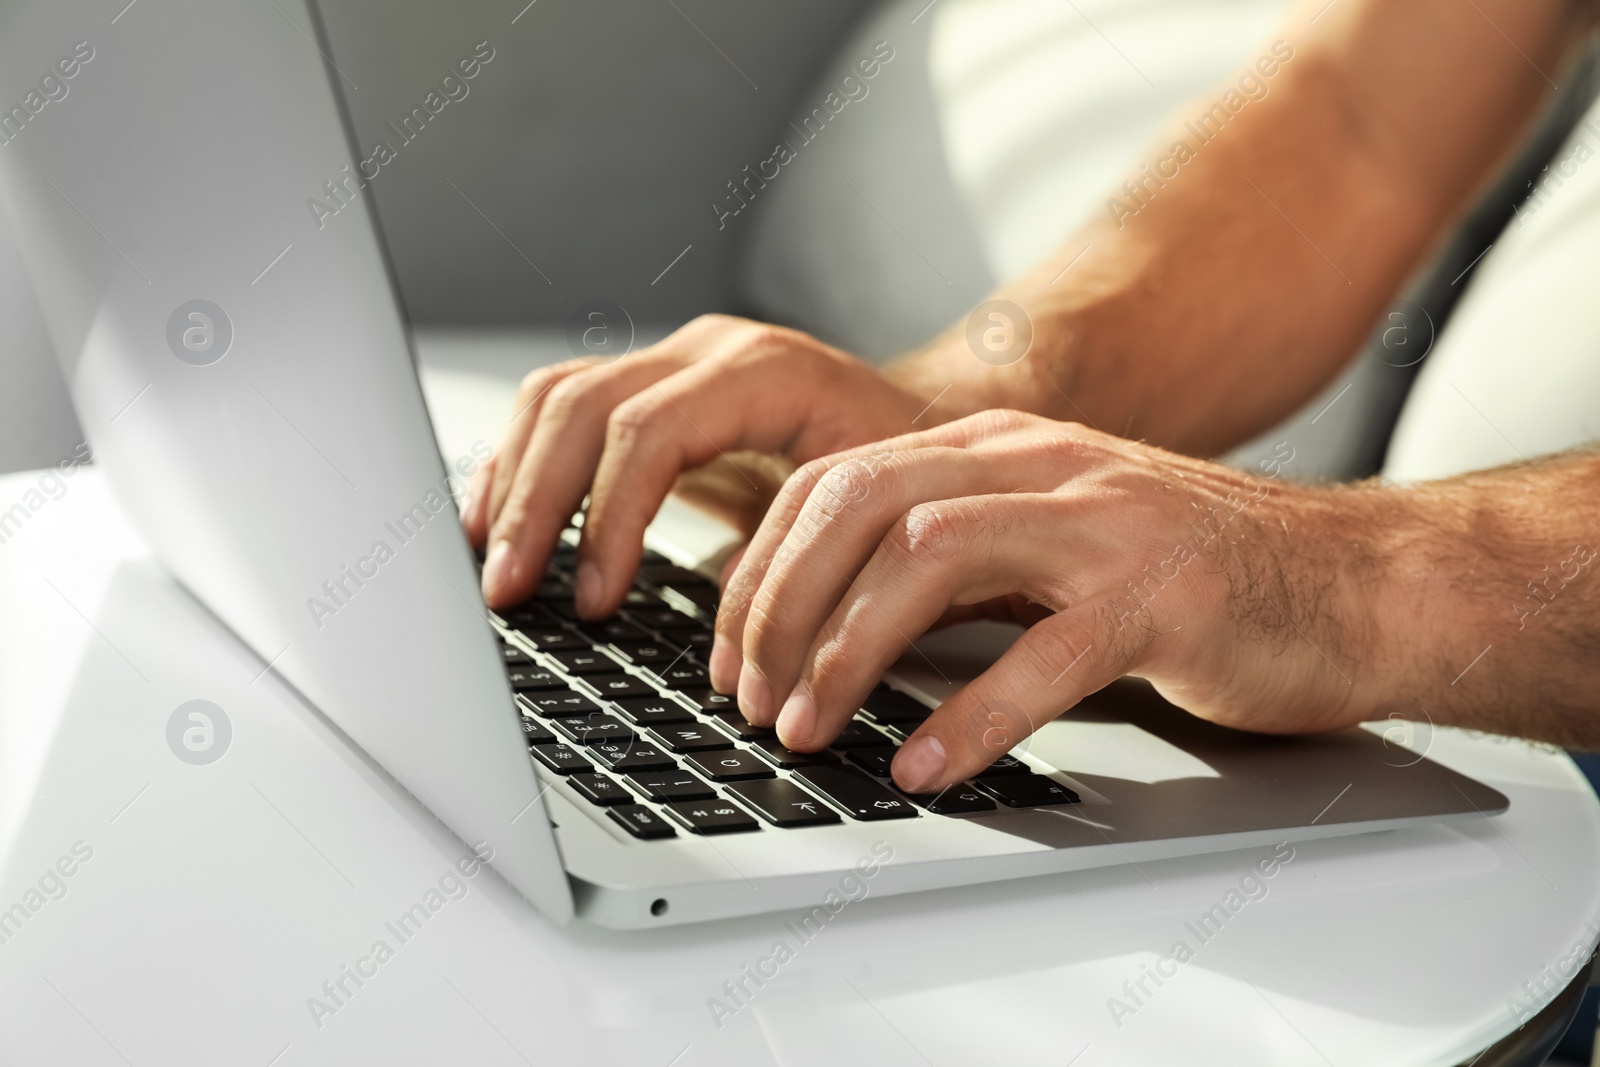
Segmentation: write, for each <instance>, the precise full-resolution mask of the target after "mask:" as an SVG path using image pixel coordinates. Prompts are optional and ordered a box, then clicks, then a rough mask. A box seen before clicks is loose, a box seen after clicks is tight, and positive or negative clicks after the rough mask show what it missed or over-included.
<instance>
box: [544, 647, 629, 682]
mask: <svg viewBox="0 0 1600 1067" xmlns="http://www.w3.org/2000/svg"><path fill="white" fill-rule="evenodd" d="M550 658H551V659H553V660H555V661H556V662H557V663H559V664H561V669H562V670H564V671H566V672H567V673H568V674H575V675H577V676H578V677H579V678H592V677H594V676H595V675H599V674H621V673H622V664H620V663H618V662H617V661H616V660H614V659H612V658H611V657H610V656H608V655H606V654H605V653H604V652H596V651H594V650H593V649H590V650H589V651H586V652H584V651H573V652H552V653H550Z"/></svg>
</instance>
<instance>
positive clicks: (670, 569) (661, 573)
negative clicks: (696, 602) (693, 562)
mask: <svg viewBox="0 0 1600 1067" xmlns="http://www.w3.org/2000/svg"><path fill="white" fill-rule="evenodd" d="M639 577H640V578H643V579H644V580H645V581H647V582H649V583H650V584H651V585H671V586H682V587H688V588H693V587H694V586H697V585H710V584H711V583H710V582H709V581H707V580H706V578H705V577H704V576H703V575H699V574H696V573H695V572H694V571H692V570H689V569H688V568H687V567H679V566H677V565H676V564H673V563H647V564H645V565H644V566H642V567H640V568H639Z"/></svg>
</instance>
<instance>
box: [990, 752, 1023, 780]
mask: <svg viewBox="0 0 1600 1067" xmlns="http://www.w3.org/2000/svg"><path fill="white" fill-rule="evenodd" d="M1032 773H1033V768H1032V767H1030V766H1028V765H1027V764H1026V763H1023V762H1022V761H1021V760H1019V759H1017V757H1015V756H1012V755H1005V756H1001V757H1000V758H999V759H997V760H995V761H994V762H993V763H991V764H989V766H987V767H985V768H984V769H983V770H981V771H979V772H978V774H977V777H979V778H1004V777H1007V776H1010V775H1018V774H1032Z"/></svg>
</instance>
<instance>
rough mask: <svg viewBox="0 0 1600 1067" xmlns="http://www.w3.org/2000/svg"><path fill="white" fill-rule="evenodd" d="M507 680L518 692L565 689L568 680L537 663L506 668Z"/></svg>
mask: <svg viewBox="0 0 1600 1067" xmlns="http://www.w3.org/2000/svg"><path fill="white" fill-rule="evenodd" d="M506 681H507V682H508V683H509V684H510V686H511V688H513V689H515V690H516V691H517V692H519V693H522V692H527V691H529V690H544V689H565V688H566V687H567V680H566V679H565V678H562V677H561V676H559V675H557V674H556V673H555V672H554V671H550V670H547V669H546V668H544V667H541V666H539V665H538V664H537V663H524V664H519V665H515V666H512V667H508V668H507V669H506Z"/></svg>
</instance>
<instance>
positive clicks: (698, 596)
mask: <svg viewBox="0 0 1600 1067" xmlns="http://www.w3.org/2000/svg"><path fill="white" fill-rule="evenodd" d="M668 588H669V589H671V590H672V591H673V592H674V593H677V594H678V595H679V596H681V597H683V599H685V600H687V601H688V602H689V603H691V604H693V605H694V606H695V607H696V608H697V609H699V610H700V612H701V613H702V614H705V615H708V616H711V617H715V616H716V614H717V601H718V599H719V596H720V594H719V593H718V592H717V587H716V586H714V585H711V584H709V583H708V584H706V585H695V586H683V585H672V586H668Z"/></svg>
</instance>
